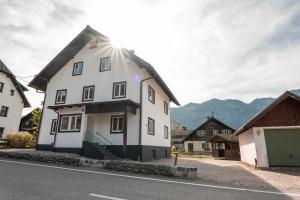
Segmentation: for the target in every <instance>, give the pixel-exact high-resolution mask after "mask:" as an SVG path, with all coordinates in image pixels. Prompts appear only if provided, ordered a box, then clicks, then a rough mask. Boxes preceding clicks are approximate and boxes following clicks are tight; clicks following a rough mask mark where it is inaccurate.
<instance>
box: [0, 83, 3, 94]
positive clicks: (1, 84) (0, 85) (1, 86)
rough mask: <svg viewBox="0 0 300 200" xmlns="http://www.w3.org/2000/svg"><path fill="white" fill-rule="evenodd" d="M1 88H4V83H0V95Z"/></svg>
mask: <svg viewBox="0 0 300 200" xmlns="http://www.w3.org/2000/svg"><path fill="white" fill-rule="evenodd" d="M3 88H4V83H2V82H0V93H2V92H3Z"/></svg>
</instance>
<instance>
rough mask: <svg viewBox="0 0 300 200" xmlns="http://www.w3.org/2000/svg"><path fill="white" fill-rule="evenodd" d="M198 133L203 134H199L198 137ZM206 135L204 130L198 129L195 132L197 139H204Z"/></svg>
mask: <svg viewBox="0 0 300 200" xmlns="http://www.w3.org/2000/svg"><path fill="white" fill-rule="evenodd" d="M198 132H199V133H203V134H199V135H198ZM206 133H207V131H206V130H204V129H199V130H197V131H196V135H197V136H198V137H204V136H205V134H206Z"/></svg>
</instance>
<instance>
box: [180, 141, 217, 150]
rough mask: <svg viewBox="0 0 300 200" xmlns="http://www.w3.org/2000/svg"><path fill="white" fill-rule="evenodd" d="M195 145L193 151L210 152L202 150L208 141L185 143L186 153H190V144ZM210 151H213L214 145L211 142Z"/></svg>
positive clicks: (209, 144)
mask: <svg viewBox="0 0 300 200" xmlns="http://www.w3.org/2000/svg"><path fill="white" fill-rule="evenodd" d="M190 143H193V151H194V152H203V151H208V150H205V149H203V148H202V144H203V143H206V141H184V151H185V152H189V149H188V144H190ZM208 147H209V151H210V152H211V151H212V145H211V143H210V142H209V143H208Z"/></svg>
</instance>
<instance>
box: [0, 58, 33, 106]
mask: <svg viewBox="0 0 300 200" xmlns="http://www.w3.org/2000/svg"><path fill="white" fill-rule="evenodd" d="M0 72H3V73H5V74H7V76H8V77H10V79H11V80H12V82H13V84H14V85H15V87H16V88H17V91H18V92H19V94H20V96H21V98H22V100H23V103H24V107H25V108H27V107H30V103H29V101H28V100H27V98H26V96H25V94H24V91H28V89H27V88H26V87H25V86H24V85H22V84H21V83H19V82H18V81H17V79H16V77H15V76H14V74H13V73H12V72H11V71H10V70H9V69H8V67H7V66H6V65H5V64H4V63H3V62H2V61H1V60H0Z"/></svg>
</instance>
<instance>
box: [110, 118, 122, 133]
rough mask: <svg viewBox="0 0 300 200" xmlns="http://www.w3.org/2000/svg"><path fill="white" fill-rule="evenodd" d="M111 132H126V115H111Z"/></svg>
mask: <svg viewBox="0 0 300 200" xmlns="http://www.w3.org/2000/svg"><path fill="white" fill-rule="evenodd" d="M110 132H111V133H123V132H124V115H120V116H112V117H111V123H110Z"/></svg>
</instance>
